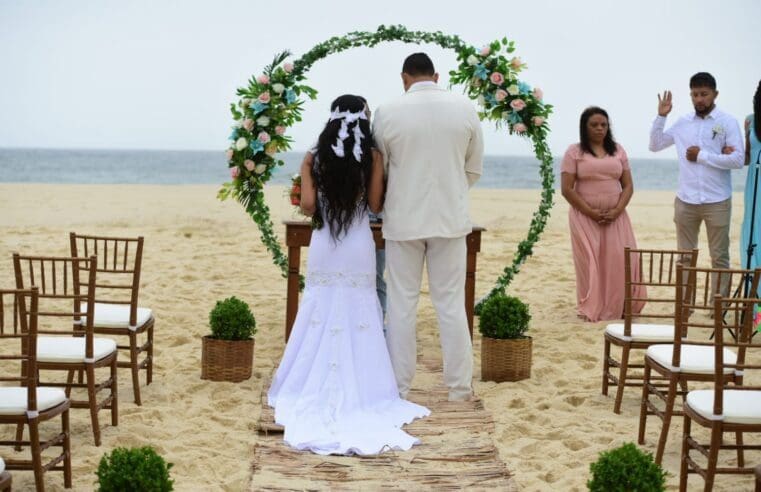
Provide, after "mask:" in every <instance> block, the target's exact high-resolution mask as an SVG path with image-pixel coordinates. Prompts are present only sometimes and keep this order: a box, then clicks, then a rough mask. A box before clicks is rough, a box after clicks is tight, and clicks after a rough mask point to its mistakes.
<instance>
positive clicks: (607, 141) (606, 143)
mask: <svg viewBox="0 0 761 492" xmlns="http://www.w3.org/2000/svg"><path fill="white" fill-rule="evenodd" d="M596 114H601V115H603V116H605V119H606V120H607V121H608V133H606V134H605V138H604V139H603V141H602V146H603V148H604V149H605V153H606V154H608V155H615V154H616V141H615V140H613V131H612V130H611V129H610V118H609V117H608V112H607V111H605V110H604V109H602V108H600V107H597V106H590V107H588V108H587V109H585V110H584V112H583V113H581V120H580V121H579V144H580V146H581V150H582V152H587V153H589V154H592V155H595V153H594V152H593V151H592V146H591V145H590V144H589V130H587V123H589V118H591V117H592V116H594V115H596Z"/></svg>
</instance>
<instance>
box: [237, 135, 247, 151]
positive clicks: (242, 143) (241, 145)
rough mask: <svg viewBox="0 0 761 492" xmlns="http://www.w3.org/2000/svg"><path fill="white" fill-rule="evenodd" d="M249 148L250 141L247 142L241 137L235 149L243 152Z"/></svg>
mask: <svg viewBox="0 0 761 492" xmlns="http://www.w3.org/2000/svg"><path fill="white" fill-rule="evenodd" d="M247 146H248V140H246V139H245V138H244V137H240V138H239V139H238V140H236V141H235V148H236V149H238V150H243V149H245V148H246V147H247Z"/></svg>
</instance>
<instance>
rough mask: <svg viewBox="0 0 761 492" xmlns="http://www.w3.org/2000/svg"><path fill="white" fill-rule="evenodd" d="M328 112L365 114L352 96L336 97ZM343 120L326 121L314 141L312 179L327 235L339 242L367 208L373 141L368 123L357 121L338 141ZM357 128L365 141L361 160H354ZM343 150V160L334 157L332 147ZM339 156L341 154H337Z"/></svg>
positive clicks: (357, 98)
mask: <svg viewBox="0 0 761 492" xmlns="http://www.w3.org/2000/svg"><path fill="white" fill-rule="evenodd" d="M330 110H331V112H335V111H338V112H345V111H348V112H351V113H359V112H363V111H364V110H365V101H364V98H362V97H359V96H353V95H348V94H347V95H343V96H340V97H338V98H337V99H336V100H335V101H333V103H331V105H330ZM342 122H343V118H337V119H334V120H333V121H328V123H327V124H326V125H325V128H324V129H323V130H322V133H320V138H319V139H318V140H317V152H316V155H315V157H316V159H315V164H314V167H313V168H312V177H313V178H314V183H315V188H316V189H317V192H318V194H319V196H320V199H319V200H318V204H319V212H318V213H321V214H322V219H323V221H324V222H325V223H326V224H327V225H328V227H330V234H331V236H333V238H335V239H338V238H339V237H340V236H341V234H343V233H346V232H347V231H348V228H349V225H351V222H352V220H354V218H355V217H356V216H357V215H358V214H359V213H360V212H362V211H364V210H365V209H366V208H367V188H368V186H369V184H370V171H371V169H372V163H373V156H372V147H373V139H372V135H371V134H370V122H369V121H368V120H367V119H358V120H356V121H353V122H351V123H349V124H348V128H347V130H348V132H349V135H348V136H347V137H346V138H345V139H344V140H343V142H341V141H340V140H339V139H338V134H339V131H340V130H341V125H342ZM357 125H359V129H360V130H362V134H363V135H364V138H362V139H361V140H360V147H361V149H362V157H361V159H360V161H359V162H357V160H356V159H355V158H354V152H353V151H354V129H355V127H356V126H357ZM336 145H339V146H340V145H342V146H343V157H339V156H338V155H336V152H335V151H334V150H333V146H336ZM339 153H340V152H339Z"/></svg>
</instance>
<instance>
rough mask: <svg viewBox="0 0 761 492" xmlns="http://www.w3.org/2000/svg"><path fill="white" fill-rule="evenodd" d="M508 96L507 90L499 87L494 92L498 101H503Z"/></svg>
mask: <svg viewBox="0 0 761 492" xmlns="http://www.w3.org/2000/svg"><path fill="white" fill-rule="evenodd" d="M506 97H507V91H505V90H502V89H497V92H495V93H494V99H496V100H497V102H502V101H504V100H505V98H506Z"/></svg>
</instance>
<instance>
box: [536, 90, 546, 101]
mask: <svg viewBox="0 0 761 492" xmlns="http://www.w3.org/2000/svg"><path fill="white" fill-rule="evenodd" d="M534 97H535V98H537V99H539V100H540V101H541V100H542V99H544V92H542V89H540V88H539V87H535V88H534Z"/></svg>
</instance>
